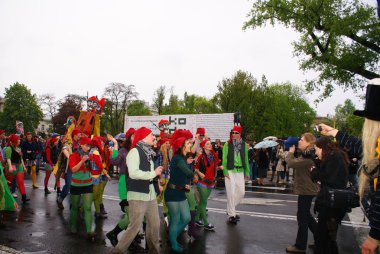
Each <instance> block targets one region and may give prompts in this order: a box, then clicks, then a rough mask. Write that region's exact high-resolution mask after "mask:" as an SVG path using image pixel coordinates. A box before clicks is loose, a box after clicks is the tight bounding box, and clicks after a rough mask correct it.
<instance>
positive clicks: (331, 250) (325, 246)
mask: <svg viewBox="0 0 380 254" xmlns="http://www.w3.org/2000/svg"><path fill="white" fill-rule="evenodd" d="M344 215H345V211H342V210H340V209H328V208H327V209H324V208H322V209H321V211H319V214H318V229H317V236H318V237H317V238H316V242H315V247H316V249H315V252H314V253H316V254H339V249H338V244H337V242H336V238H337V234H338V226H339V224H340V222H341V221H342V219H343V217H344Z"/></svg>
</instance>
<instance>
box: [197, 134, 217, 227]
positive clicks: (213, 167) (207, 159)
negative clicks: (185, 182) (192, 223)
mask: <svg viewBox="0 0 380 254" xmlns="http://www.w3.org/2000/svg"><path fill="white" fill-rule="evenodd" d="M200 146H201V148H202V149H203V150H202V154H201V155H200V156H199V157H198V160H197V164H196V169H198V170H199V171H200V172H201V173H203V174H204V175H205V177H203V178H200V179H199V180H198V183H197V189H198V193H199V204H198V211H197V216H196V223H197V225H198V226H203V227H204V229H205V230H209V231H214V230H215V227H214V225H212V224H211V223H209V222H208V219H207V213H206V208H207V201H208V198H209V196H210V194H211V191H212V189H213V188H214V186H215V182H216V173H217V170H218V169H223V167H219V166H218V164H219V158H218V155H217V154H216V153H215V152H214V151H213V148H212V144H211V141H210V140H204V141H202V143H201V144H200ZM192 216H193V215H192ZM200 219H202V221H200Z"/></svg>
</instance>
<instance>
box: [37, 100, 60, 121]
mask: <svg viewBox="0 0 380 254" xmlns="http://www.w3.org/2000/svg"><path fill="white" fill-rule="evenodd" d="M37 100H38V104H39V105H40V107H41V108H42V110H43V112H44V113H45V114H46V115H48V116H50V118H51V119H53V117H54V115H55V113H56V112H57V107H58V103H57V101H56V100H55V96H54V95H53V94H41V95H39V96H38V99H37Z"/></svg>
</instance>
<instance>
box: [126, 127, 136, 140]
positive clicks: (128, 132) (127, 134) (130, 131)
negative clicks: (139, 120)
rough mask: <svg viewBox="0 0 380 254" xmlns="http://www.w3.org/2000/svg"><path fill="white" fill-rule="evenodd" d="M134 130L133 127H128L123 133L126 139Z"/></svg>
mask: <svg viewBox="0 0 380 254" xmlns="http://www.w3.org/2000/svg"><path fill="white" fill-rule="evenodd" d="M135 132H136V130H135V128H129V129H128V130H127V132H126V133H125V138H126V139H127V138H128V137H129V136H131V135H133V134H134V133H135Z"/></svg>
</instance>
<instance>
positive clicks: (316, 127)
mask: <svg viewBox="0 0 380 254" xmlns="http://www.w3.org/2000/svg"><path fill="white" fill-rule="evenodd" d="M314 130H315V131H316V132H321V131H322V126H319V125H316V126H315V127H314Z"/></svg>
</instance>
